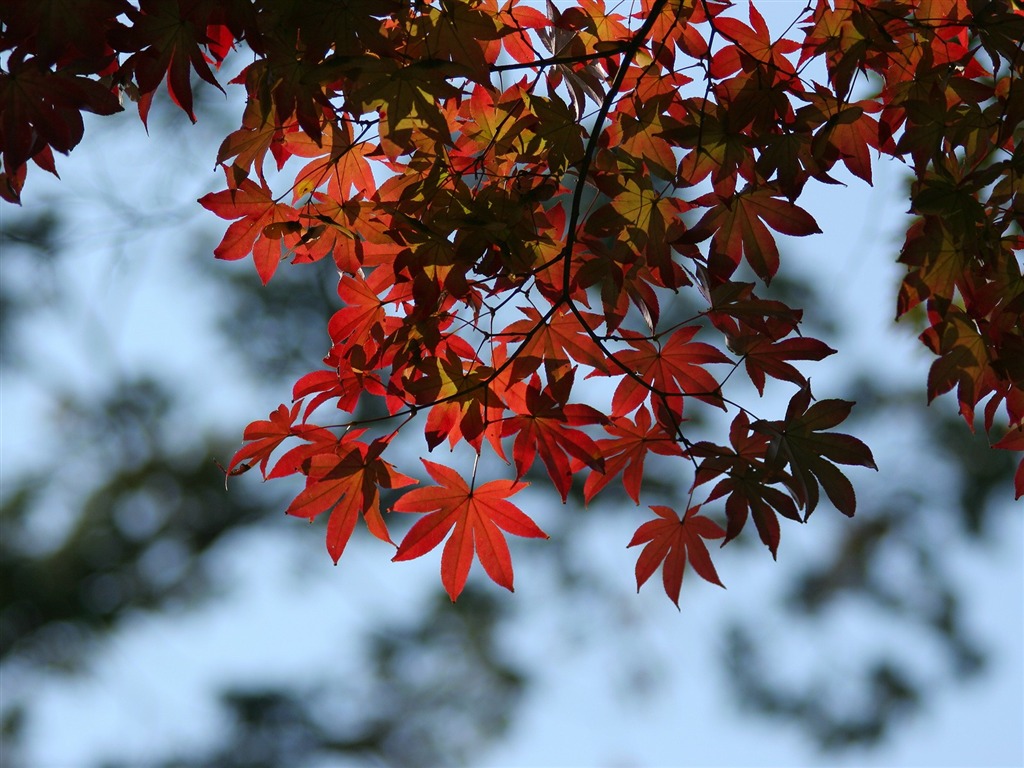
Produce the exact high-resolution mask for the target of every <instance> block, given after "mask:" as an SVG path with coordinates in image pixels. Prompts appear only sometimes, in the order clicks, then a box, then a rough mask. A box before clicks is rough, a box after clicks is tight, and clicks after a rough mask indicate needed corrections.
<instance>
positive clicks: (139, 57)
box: [109, 0, 224, 123]
mask: <svg viewBox="0 0 1024 768" xmlns="http://www.w3.org/2000/svg"><path fill="white" fill-rule="evenodd" d="M211 10H212V8H211V6H210V5H209V4H206V3H200V2H192V3H182V2H179V0H139V7H138V9H137V10H136V9H135V8H128V9H126V10H125V13H126V15H127V16H128V18H129V20H130V21H131V23H132V26H131V27H130V28H128V27H122V28H119V29H114V30H112V31H111V33H110V35H109V39H110V44H111V45H112V46H113V47H114V48H115V49H117V50H119V51H126V52H129V51H130V52H133V53H132V55H131V56H129V57H128V59H127V61H125V63H124V64H123V65H122V68H123V69H124V70H125V71H128V72H133V73H134V74H135V79H136V81H137V83H138V87H139V90H140V91H141V92H142V93H143V94H152V92H153V91H154V90H155V89H156V87H157V86H158V85H159V84H160V81H161V80H163V79H164V75H165V74H166V75H167V91H168V93H170V95H171V99H173V100H174V103H175V104H177V105H178V106H179V107H181V109H182V110H183V111H184V112H185V114H186V115H188V117H189V119H190V120H191V121H192V122H193V123H194V122H195V121H196V116H195V113H194V112H193V111H192V85H191V82H190V80H191V73H192V69H193V68H194V69H195V71H196V74H197V75H199V77H201V78H202V79H203V80H205V81H206V82H208V83H209V84H210V85H212V86H214V87H216V88H218V89H220V90H221V91H223V90H224V89H223V88H221V86H220V83H218V82H217V79H216V78H215V77H214V75H213V72H212V71H211V70H210V66H209V65H208V64H207V63H206V55H205V54H204V53H203V51H202V49H201V48H200V45H207V46H211V44H212V48H211V50H221V49H220V48H219V47H218V46H217V45H216V42H215V41H214V40H211V39H210V38H209V37H207V28H208V26H209V25H208V18H209V13H210V11H211ZM148 112H149V99H143V100H140V102H139V115H140V116H141V118H142V122H143V123H145V122H146V118H147V114H148Z"/></svg>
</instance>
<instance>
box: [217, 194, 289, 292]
mask: <svg viewBox="0 0 1024 768" xmlns="http://www.w3.org/2000/svg"><path fill="white" fill-rule="evenodd" d="M199 204H200V205H202V206H203V207H204V208H206V209H207V210H209V211H213V213H215V214H217V215H218V216H220V217H221V218H222V219H238V221H236V222H234V223H232V224H231V226H229V227H228V229H227V232H225V233H224V237H223V238H222V239H221V241H220V244H219V245H218V246H217V247H216V248H215V249H214V251H213V253H214V255H215V256H216V257H217V258H218V259H225V260H228V261H233V260H235V259H244V258H245V257H246V256H248V255H249V253H250V252H252V258H253V262H254V263H255V264H256V272H257V273H259V276H260V280H262V281H263V283H264V284H266V283H267V282H268V281H269V280H270V278H271V277H272V276H273V274H274V272H275V270H276V269H277V265H278V264H279V263H280V261H281V255H282V245H283V243H282V239H285V242H297V241H298V237H297V235H296V233H297V232H298V231H299V230H301V229H302V225H301V224H299V221H298V218H299V215H298V212H297V211H296V210H295V209H294V208H292V207H291V206H289V205H283V204H281V203H278V202H277V201H276V200H274V198H273V196H272V194H271V192H270V188H269V187H267V186H266V185H265V184H260V185H257V184H256V183H255V182H254V181H252V180H251V179H245V180H244V181H243V182H242V183H241V184H239V185H238V189H233V190H232V189H225V190H223V191H221V192H211V193H210V194H208V195H204V196H203V197H201V198H199Z"/></svg>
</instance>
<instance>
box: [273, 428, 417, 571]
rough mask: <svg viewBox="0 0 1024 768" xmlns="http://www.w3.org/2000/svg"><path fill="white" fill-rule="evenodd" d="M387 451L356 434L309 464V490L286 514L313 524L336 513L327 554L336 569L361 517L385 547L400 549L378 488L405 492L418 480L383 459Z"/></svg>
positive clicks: (307, 461)
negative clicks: (359, 439) (326, 514)
mask: <svg viewBox="0 0 1024 768" xmlns="http://www.w3.org/2000/svg"><path fill="white" fill-rule="evenodd" d="M355 434H356V435H358V433H355ZM386 447H387V443H386V442H385V441H381V440H375V441H374V442H373V443H372V444H370V445H366V444H365V443H362V442H357V441H355V439H354V436H353V433H347V434H346V435H345V437H344V438H343V439H342V440H341V441H338V442H337V443H336V445H335V447H334V450H331V451H324V450H321V451H318V452H317V453H315V454H313V455H311V456H309V457H308V458H306V459H304V461H303V469H304V471H305V472H306V474H307V483H306V488H305V489H304V490H303V491H302V492H301V493H300V494H299V495H298V496H296V497H295V498H294V499H293V500H292V503H291V504H290V505H289V506H288V509H287V510H285V512H286V514H289V515H293V516H295V517H306V518H309V519H310V520H312V519H313V518H315V517H317V516H318V515H320V514H322V513H323V512H326V511H327V510H331V515H330V517H329V518H328V520H327V552H328V553H329V554H330V556H331V558H332V559H333V560H334V562H335V563H337V562H338V560H339V558H340V557H341V555H342V554H343V553H344V551H345V546H346V545H347V544H348V541H349V539H350V538H351V537H352V532H353V531H354V530H355V526H356V522H357V521H358V519H359V516H360V515H362V517H363V519H364V520H365V521H366V527H367V529H369V531H370V533H372V534H373V535H374V536H376V537H377V538H378V539H380V540H381V541H386V542H388V543H389V544H390V543H394V542H392V541H391V536H390V535H389V534H388V529H387V525H386V524H385V523H384V518H383V517H382V516H381V513H380V492H379V491H378V486H379V487H381V488H403V487H405V486H408V485H412V484H414V483H416V480H415V479H413V478H411V477H407V476H406V475H403V474H402V473H401V472H398V471H397V470H396V469H395V468H394V466H392V465H391V464H389V463H388V462H386V461H384V460H383V459H382V458H380V455H381V453H382V452H383V451H384V449H385V448H386ZM282 461H283V459H282Z"/></svg>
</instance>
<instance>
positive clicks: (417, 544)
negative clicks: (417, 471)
mask: <svg viewBox="0 0 1024 768" xmlns="http://www.w3.org/2000/svg"><path fill="white" fill-rule="evenodd" d="M421 461H422V462H423V466H424V467H426V469H427V472H428V473H430V476H431V477H432V478H434V481H435V482H436V483H437V485H436V486H430V487H427V488H417V489H415V490H412V491H408V492H406V493H405V494H403V495H402V496H401V497H400V498H399V499H398V501H396V502H395V504H394V506H393V507H392V509H393V510H394V511H395V512H420V513H427V514H426V516H425V517H423V518H421V519H420V520H418V521H416V523H415V524H414V525H413V526H412V528H410V529H409V532H408V533H407V534H406V535H405V538H404V539H402V543H401V544H399V545H398V552H397V553H396V554H395V556H394V557H393V558H392V559H393V560H395V561H399V560H412V559H414V558H417V557H420V556H422V555H425V554H426V553H427V552H429V551H430V550H432V549H434V548H435V547H436V546H437V545H438V544H440V543H441V541H442V540H443V539H444V538H445V536H447V535H448V533H449V531H451V532H452V533H451V537H450V538H449V539H448V541H447V543H446V544H445V545H444V551H443V552H442V554H441V583H442V584H444V588H445V591H447V592H448V596H449V597H451V599H452V600H453V601H454V600H456V599H457V598H458V596H459V595H460V594H461V593H462V589H463V587H465V585H466V579H467V577H468V576H469V569H470V567H471V566H472V564H473V556H474V553H475V554H476V557H477V559H478V560H479V561H480V564H481V565H482V566H483V567H484V570H485V571H486V572H487V575H488V576H490V577H491V579H492V580H493V581H494V582H495V583H496V584H500V585H501V586H503V587H505V589H507V590H509V591H510V592H512V591H514V588H513V583H512V582H513V572H512V556H511V554H510V553H509V550H508V544H507V542H506V541H505V536H504V534H503V533H502V531H505V532H507V533H511V534H514V535H516V536H525V537H529V538H537V539H546V538H548V535H547V534H546V533H544V531H542V530H541V529H540V528H538V527H537V524H536V523H534V522H533V520H531V519H530V518H529V517H527V516H526V515H525V514H524V513H523V512H522V510H520V509H519V508H518V507H516V506H515V505H514V504H513V503H512V502H510V501H508V498H509V497H510V496H513V495H515V494H516V493H518V492H519V491H521V490H522V489H523V488H525V487H526V485H527V484H526V483H521V482H519V481H518V480H516V481H512V480H492V481H490V482H488V483H484V484H483V485H481V486H480V487H479V488H477V487H473V488H470V487H469V486H468V485H466V481H465V480H463V479H462V477H460V476H459V474H458V473H457V472H455V470H453V469H451V468H450V467H446V466H444V465H443V464H435V463H434V462H432V461H427V460H426V459H421Z"/></svg>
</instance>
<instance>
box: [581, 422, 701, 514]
mask: <svg viewBox="0 0 1024 768" xmlns="http://www.w3.org/2000/svg"><path fill="white" fill-rule="evenodd" d="M604 428H605V429H606V430H608V433H609V434H611V435H613V437H611V438H602V439H600V440H598V441H597V447H598V450H600V451H601V456H602V457H603V458H604V470H603V471H601V470H597V469H594V470H592V471H591V473H590V475H589V476H588V477H587V481H586V483H585V484H584V485H583V498H584V499H585V500H586V502H587V503H588V504H589V503H590V502H591V501H592V500H593V498H594V497H595V496H596V495H597V494H598V493H599V492H600V491H601V490H602V489H603V488H604V487H605V486H606V485H608V483H610V482H611V481H612V480H613V479H614V478H615V477H617V476H618V474H619V473H620V472H621V473H622V485H623V486H624V487H625V489H626V493H628V494H629V497H630V498H631V499H633V501H634V502H635V503H636V504H639V503H640V484H641V482H642V480H643V474H644V458H645V457H646V456H647V452H648V451H653V452H654V453H657V454H660V455H662V456H681V455H682V449H681V448H680V447H679V443H678V442H676V440H675V438H674V437H673V436H672V435H669V434H668V433H666V432H665V430H664V427H663V426H662V425H661V424H654V425H653V426H652V424H651V414H650V412H649V411H648V410H647V408H646V407H644V406H642V405H641V406H640V408H639V409H638V410H637V412H636V419H635V421H634V420H633V419H630V418H629V417H628V416H619V417H618V418H614V419H612V420H611V421H610V422H609V423H607V424H605V425H604Z"/></svg>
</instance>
